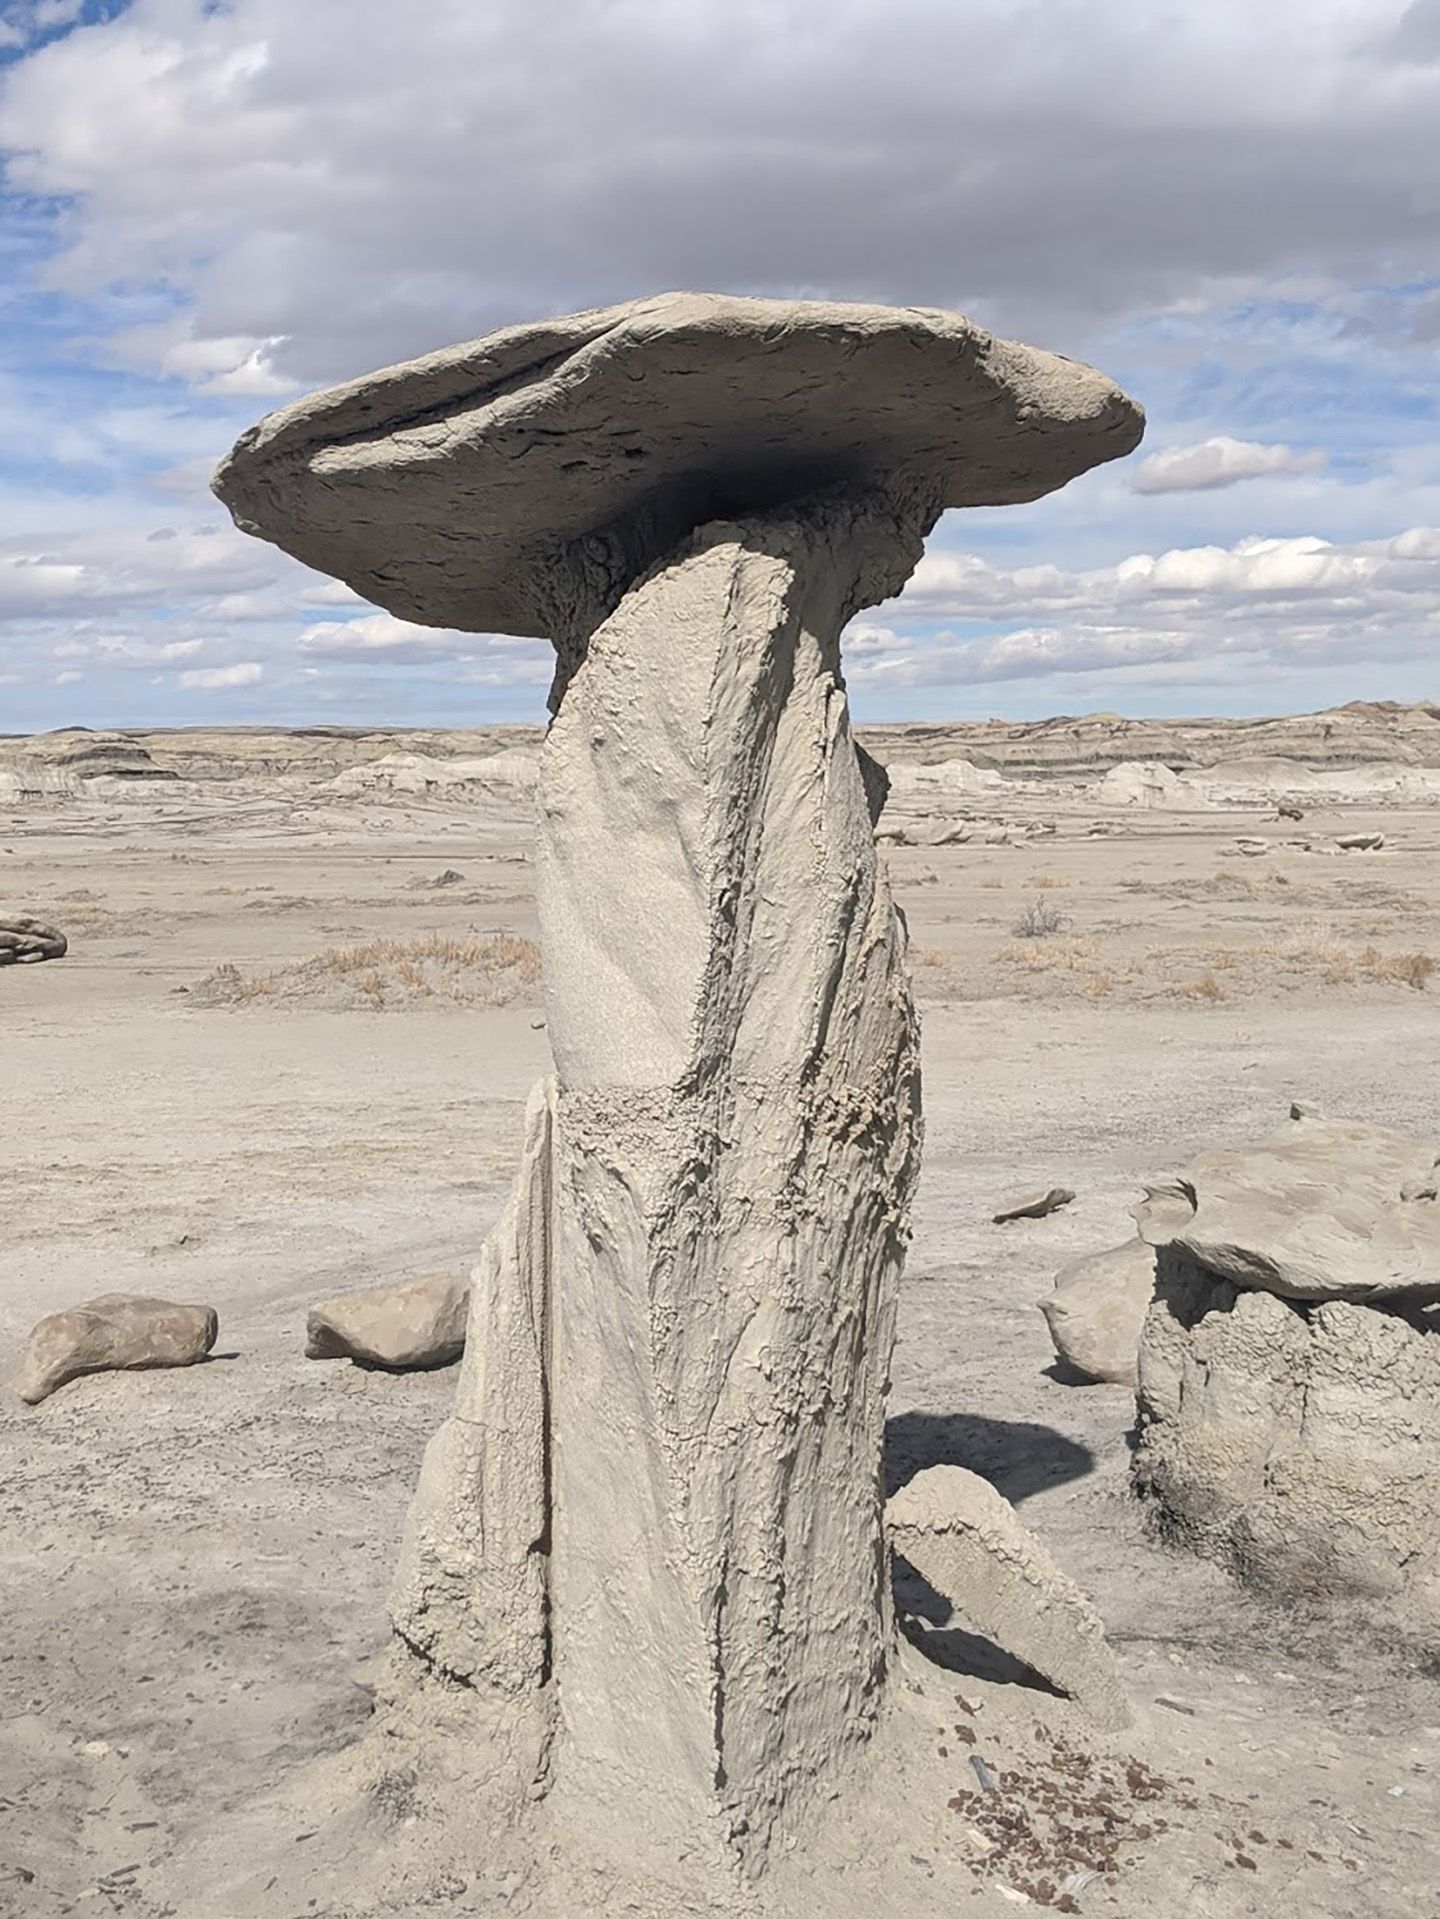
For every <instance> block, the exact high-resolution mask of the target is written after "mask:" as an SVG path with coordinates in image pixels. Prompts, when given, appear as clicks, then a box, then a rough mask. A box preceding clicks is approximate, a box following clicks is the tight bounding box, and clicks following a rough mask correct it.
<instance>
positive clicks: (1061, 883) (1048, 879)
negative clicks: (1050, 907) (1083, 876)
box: [1035, 873, 1070, 893]
mask: <svg viewBox="0 0 1440 1919" xmlns="http://www.w3.org/2000/svg"><path fill="white" fill-rule="evenodd" d="M1069 884H1070V882H1069V880H1064V879H1057V878H1056V876H1055V875H1054V874H1053V873H1042V874H1041V875H1040V877H1039V879H1038V880H1036V882H1035V885H1036V887H1037V889H1038V890H1039V891H1040V892H1042V893H1055V892H1059V891H1060V889H1061V888H1062V887H1066V886H1068V885H1069Z"/></svg>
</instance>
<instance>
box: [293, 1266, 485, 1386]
mask: <svg viewBox="0 0 1440 1919" xmlns="http://www.w3.org/2000/svg"><path fill="white" fill-rule="evenodd" d="M469 1312H470V1286H469V1282H468V1280H464V1279H459V1278H457V1277H456V1276H455V1275H454V1274H453V1273H440V1274H435V1275H432V1276H431V1277H429V1278H427V1279H412V1280H408V1281H406V1282H405V1283H404V1284H403V1285H399V1286H375V1287H371V1288H369V1289H367V1290H366V1291H364V1292H358V1293H340V1294H338V1295H337V1296H336V1297H335V1298H334V1299H325V1300H321V1302H320V1303H319V1305H317V1306H313V1307H311V1309H310V1314H309V1317H308V1319H307V1320H306V1324H305V1357H306V1358H307V1359H353V1360H357V1361H358V1362H359V1363H360V1364H362V1365H367V1366H381V1367H384V1368H385V1369H386V1370H387V1371H388V1372H410V1371H418V1370H424V1369H426V1368H429V1367H434V1366H448V1365H450V1364H451V1363H452V1361H454V1360H457V1359H458V1358H459V1357H460V1355H461V1353H463V1352H464V1350H465V1323H466V1320H467V1318H468V1316H469Z"/></svg>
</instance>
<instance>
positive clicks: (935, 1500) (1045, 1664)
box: [885, 1466, 1131, 1728]
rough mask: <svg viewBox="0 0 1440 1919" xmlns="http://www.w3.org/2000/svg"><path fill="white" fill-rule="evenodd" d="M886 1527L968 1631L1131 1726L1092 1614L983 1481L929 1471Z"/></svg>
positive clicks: (893, 1507) (888, 1516)
mask: <svg viewBox="0 0 1440 1919" xmlns="http://www.w3.org/2000/svg"><path fill="white" fill-rule="evenodd" d="M885 1527H886V1531H887V1533H888V1534H889V1538H890V1544H891V1546H892V1547H893V1549H894V1550H895V1551H896V1552H897V1553H898V1554H899V1555H900V1557H901V1558H902V1559H904V1560H905V1562H906V1563H907V1564H908V1565H910V1566H912V1567H913V1568H914V1569H915V1571H916V1572H917V1573H919V1574H920V1576H921V1578H922V1579H924V1580H925V1581H926V1582H927V1584H928V1585H930V1586H931V1587H933V1588H934V1590H935V1591H936V1592H937V1593H939V1594H940V1595H941V1597H942V1598H944V1599H946V1600H947V1601H948V1602H949V1604H950V1607H951V1609H952V1611H953V1612H954V1613H955V1614H956V1615H957V1616H958V1617H959V1618H962V1619H964V1620H965V1621H966V1622H967V1624H968V1625H970V1626H971V1627H973V1628H974V1630H975V1631H976V1632H978V1633H980V1634H981V1635H982V1636H983V1637H984V1638H986V1639H988V1640H990V1641H991V1642H992V1643H993V1644H994V1645H997V1646H999V1647H1000V1648H1001V1650H1002V1651H1004V1652H1007V1653H1009V1654H1010V1655H1011V1657H1012V1658H1014V1659H1018V1660H1021V1661H1022V1662H1023V1663H1024V1664H1025V1665H1027V1666H1029V1667H1030V1669H1031V1670H1032V1671H1033V1672H1037V1673H1039V1674H1040V1676H1041V1678H1042V1679H1047V1680H1048V1681H1049V1682H1050V1684H1051V1685H1052V1686H1054V1687H1055V1689H1056V1691H1057V1692H1063V1693H1066V1694H1068V1695H1069V1697H1070V1698H1072V1699H1073V1700H1074V1701H1075V1702H1076V1704H1077V1705H1079V1706H1081V1707H1082V1708H1083V1709H1084V1710H1085V1711H1086V1712H1087V1713H1088V1714H1089V1715H1090V1717H1091V1718H1092V1719H1094V1720H1095V1722H1096V1723H1097V1724H1098V1725H1101V1726H1104V1727H1109V1728H1115V1727H1119V1726H1124V1725H1128V1724H1129V1721H1130V1716H1131V1715H1130V1704H1129V1701H1128V1699H1127V1698H1126V1695H1125V1687H1124V1683H1123V1682H1122V1680H1121V1678H1120V1674H1119V1672H1118V1670H1117V1669H1116V1665H1115V1661H1114V1658H1113V1656H1112V1654H1111V1652H1110V1648H1109V1647H1108V1646H1107V1645H1106V1643H1105V1629H1104V1627H1103V1625H1102V1624H1101V1622H1100V1618H1099V1615H1098V1614H1097V1613H1096V1611H1095V1609H1094V1607H1093V1606H1092V1605H1091V1604H1090V1602H1089V1600H1088V1599H1086V1597H1085V1595H1084V1594H1083V1593H1082V1592H1081V1591H1080V1589H1079V1587H1078V1586H1076V1585H1075V1584H1074V1583H1073V1582H1072V1581H1071V1580H1070V1579H1068V1578H1067V1577H1066V1576H1065V1574H1064V1573H1062V1572H1061V1570H1060V1568H1059V1567H1058V1566H1057V1565H1056V1564H1055V1563H1054V1561H1053V1560H1052V1559H1051V1557H1050V1555H1049V1554H1048V1553H1047V1552H1046V1550H1045V1548H1044V1547H1043V1546H1042V1545H1041V1544H1040V1541H1039V1540H1038V1539H1036V1537H1035V1536H1034V1534H1033V1533H1031V1532H1029V1531H1027V1529H1026V1528H1025V1527H1024V1526H1023V1525H1022V1524H1021V1522H1020V1519H1019V1516H1018V1515H1017V1514H1016V1511H1015V1508H1014V1507H1013V1506H1012V1505H1011V1504H1010V1502H1009V1500H1007V1499H1003V1498H1002V1497H1001V1496H1000V1494H999V1493H997V1492H996V1490H995V1488H994V1487H993V1486H992V1485H990V1483H989V1482H988V1481H987V1480H984V1479H981V1478H979V1477H978V1475H977V1474H975V1473H971V1472H966V1471H965V1469H964V1468H963V1467H961V1466H931V1467H929V1468H928V1469H927V1470H926V1471H925V1472H922V1473H918V1474H917V1475H916V1476H915V1478H914V1479H912V1480H911V1481H910V1482H909V1483H908V1484H907V1485H905V1486H903V1487H902V1488H901V1489H900V1491H899V1492H898V1493H896V1494H895V1496H894V1498H893V1499H891V1500H890V1502H889V1504H888V1505H887V1506H886V1508H885Z"/></svg>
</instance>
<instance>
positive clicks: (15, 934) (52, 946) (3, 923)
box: [0, 914, 69, 966]
mask: <svg viewBox="0 0 1440 1919" xmlns="http://www.w3.org/2000/svg"><path fill="white" fill-rule="evenodd" d="M68 946H69V941H68V940H67V939H66V938H65V935H64V934H63V933H60V932H57V931H56V930H55V928H54V927H53V926H46V925H44V924H43V923H42V922H41V921H40V920H37V919H31V918H29V917H28V916H27V915H23V914H22V915H21V916H20V917H19V918H9V919H0V966H28V965H33V964H34V963H35V962H36V961H37V960H49V959H63V958H64V957H65V953H66V949H67V948H68Z"/></svg>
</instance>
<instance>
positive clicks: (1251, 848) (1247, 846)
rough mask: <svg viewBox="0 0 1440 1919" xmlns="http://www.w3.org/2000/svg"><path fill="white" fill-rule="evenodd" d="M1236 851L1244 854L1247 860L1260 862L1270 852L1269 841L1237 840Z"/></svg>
mask: <svg viewBox="0 0 1440 1919" xmlns="http://www.w3.org/2000/svg"><path fill="white" fill-rule="evenodd" d="M1235 850H1236V851H1237V852H1239V853H1243V854H1244V855H1245V857H1246V859H1247V860H1258V859H1261V858H1263V857H1264V855H1265V854H1266V853H1268V852H1269V851H1270V842H1269V840H1253V839H1249V840H1236V842H1235Z"/></svg>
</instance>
